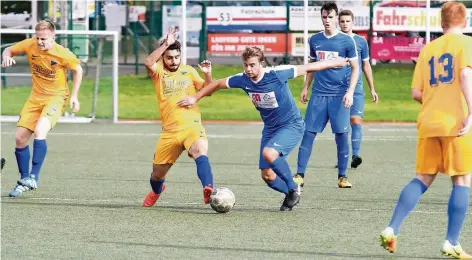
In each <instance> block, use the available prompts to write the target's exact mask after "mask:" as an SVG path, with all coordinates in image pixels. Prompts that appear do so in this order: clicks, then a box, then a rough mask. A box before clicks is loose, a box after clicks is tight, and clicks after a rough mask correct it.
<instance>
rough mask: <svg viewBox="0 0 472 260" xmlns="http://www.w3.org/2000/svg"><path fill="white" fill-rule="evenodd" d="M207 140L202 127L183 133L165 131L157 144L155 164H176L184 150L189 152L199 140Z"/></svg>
mask: <svg viewBox="0 0 472 260" xmlns="http://www.w3.org/2000/svg"><path fill="white" fill-rule="evenodd" d="M200 138H203V139H205V140H207V135H206V133H205V128H204V127H203V126H202V125H199V126H194V127H190V128H187V129H184V130H182V131H178V132H175V131H163V132H162V133H161V137H160V138H159V141H158V142H157V146H156V151H155V153H154V160H153V161H152V162H153V163H154V164H174V163H175V162H176V161H177V159H178V158H179V156H180V154H182V152H183V151H184V150H187V151H188V150H189V149H190V147H191V146H192V144H193V143H194V142H195V141H197V140H198V139H200Z"/></svg>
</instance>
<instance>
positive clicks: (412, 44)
mask: <svg viewBox="0 0 472 260" xmlns="http://www.w3.org/2000/svg"><path fill="white" fill-rule="evenodd" d="M425 44H426V40H425V39H424V38H419V37H404V36H388V37H372V40H371V43H370V56H371V59H375V60H403V61H408V60H410V61H411V60H414V59H416V58H417V57H418V55H419V53H420V50H421V48H423V47H424V45H425Z"/></svg>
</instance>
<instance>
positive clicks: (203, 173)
mask: <svg viewBox="0 0 472 260" xmlns="http://www.w3.org/2000/svg"><path fill="white" fill-rule="evenodd" d="M195 163H196V164H197V175H198V178H199V179H200V181H201V182H202V186H203V187H206V186H208V185H210V186H211V187H212V188H213V173H212V172H211V166H210V162H209V161H208V156H206V155H202V156H200V157H198V158H197V159H195Z"/></svg>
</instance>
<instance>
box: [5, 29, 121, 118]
mask: <svg viewBox="0 0 472 260" xmlns="http://www.w3.org/2000/svg"><path fill="white" fill-rule="evenodd" d="M6 34H20V35H21V34H22V35H33V34H35V30H25V29H1V30H0V35H2V36H3V35H6ZM56 35H83V36H97V37H102V38H103V37H107V36H108V37H111V38H112V42H113V43H112V45H113V46H112V120H113V123H117V122H118V75H119V74H118V63H119V40H120V39H119V37H120V34H119V32H117V31H88V30H87V31H82V30H57V31H56ZM85 48H88V46H85ZM71 51H72V52H73V50H71ZM100 56H101V55H100ZM99 62H101V61H100V60H99V61H97V63H99ZM99 69H100V65H97V74H98V73H100V72H99ZM28 72H29V71H28ZM1 76H2V77H7V76H11V77H26V76H29V77H30V76H31V74H29V73H2V74H1ZM98 78H99V77H98V75H97V77H96V79H98ZM96 84H97V82H96ZM94 92H97V90H94ZM79 98H80V97H79ZM94 98H96V97H94ZM79 100H80V99H79ZM93 102H94V103H95V102H96V101H95V100H94V101H93ZM92 112H93V111H92ZM91 114H93V117H91V116H89V117H86V118H76V119H74V118H67V117H64V116H63V117H62V118H61V120H60V121H61V122H76V123H79V122H82V123H90V122H91V121H92V120H93V119H94V117H95V113H91ZM17 120H18V116H16V117H12V116H3V115H2V116H1V120H0V121H2V122H12V121H13V122H16V121H17Z"/></svg>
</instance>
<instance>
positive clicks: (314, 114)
mask: <svg viewBox="0 0 472 260" xmlns="http://www.w3.org/2000/svg"><path fill="white" fill-rule="evenodd" d="M321 19H322V22H323V26H324V27H325V30H324V31H323V32H319V33H317V34H315V35H313V36H312V37H311V38H310V41H309V45H310V59H311V60H312V61H323V60H329V59H333V58H336V57H344V58H349V64H350V65H351V68H352V69H351V72H350V75H349V77H348V75H347V74H348V73H349V70H348V68H347V67H343V68H330V69H327V70H323V71H317V72H315V73H314V74H313V73H308V74H307V77H306V80H305V86H304V88H303V91H302V94H301V101H302V103H304V104H305V103H306V102H307V96H308V88H309V86H310V85H311V82H312V81H313V78H314V83H313V89H312V93H311V98H310V101H309V102H308V107H307V110H306V115H305V123H306V130H305V133H304V135H303V140H302V142H301V144H300V148H299V150H298V169H297V174H296V175H294V180H295V182H297V183H298V184H299V185H300V186H303V178H304V176H305V172H306V168H307V164H308V160H309V158H310V155H311V151H312V149H313V142H314V140H315V137H316V135H317V133H320V132H323V130H324V128H325V127H326V124H327V123H328V120H329V121H330V124H331V130H332V131H333V133H334V134H335V140H336V146H337V157H338V164H337V165H338V187H339V188H351V187H352V185H351V183H349V181H348V180H347V177H346V171H347V163H348V160H349V158H348V157H349V136H348V135H349V132H350V120H349V118H350V108H351V106H352V103H353V96H354V90H355V88H356V85H357V80H358V77H359V62H358V61H357V59H358V57H357V50H356V44H355V42H354V40H353V39H352V38H351V37H350V36H349V35H347V34H345V33H343V32H339V31H338V29H337V28H336V24H337V22H338V7H337V5H336V4H335V3H333V2H330V3H326V4H324V5H323V6H322V7H321Z"/></svg>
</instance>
